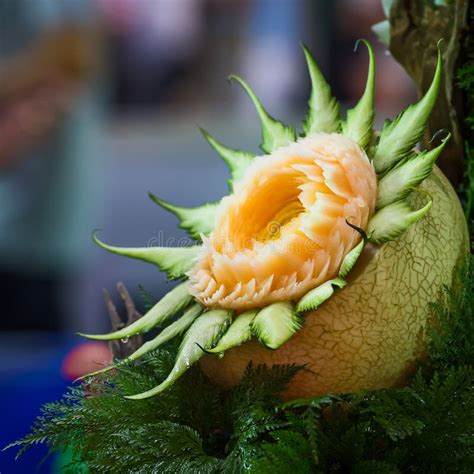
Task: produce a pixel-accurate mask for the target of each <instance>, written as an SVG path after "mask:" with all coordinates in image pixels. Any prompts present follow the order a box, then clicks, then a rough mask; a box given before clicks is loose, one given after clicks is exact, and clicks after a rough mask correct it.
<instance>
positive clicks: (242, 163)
mask: <svg viewBox="0 0 474 474" xmlns="http://www.w3.org/2000/svg"><path fill="white" fill-rule="evenodd" d="M200 130H201V133H202V135H203V137H204V138H205V139H206V140H207V141H208V142H209V144H210V145H211V146H212V148H214V150H215V151H216V152H217V154H218V155H219V156H221V158H222V159H223V160H224V161H225V162H226V164H227V166H228V167H229V170H230V175H231V179H230V180H229V187H230V189H231V190H232V189H233V184H234V183H235V182H237V181H239V180H240V179H241V178H242V176H243V175H244V173H245V170H246V169H247V168H248V167H249V165H250V163H252V161H253V159H254V158H255V155H254V154H253V153H250V152H248V151H241V150H235V149H233V148H228V147H226V146H224V145H223V144H222V143H220V142H218V141H217V140H216V139H215V138H213V137H212V136H211V135H209V134H208V133H207V132H206V130H204V129H203V128H201V129H200Z"/></svg>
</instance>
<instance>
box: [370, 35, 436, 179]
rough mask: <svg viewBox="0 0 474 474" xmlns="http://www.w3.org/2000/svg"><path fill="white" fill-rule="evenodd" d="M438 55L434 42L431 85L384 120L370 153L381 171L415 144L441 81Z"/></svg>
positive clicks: (431, 107) (389, 166)
mask: <svg viewBox="0 0 474 474" xmlns="http://www.w3.org/2000/svg"><path fill="white" fill-rule="evenodd" d="M442 66H443V63H442V55H441V49H440V45H439V43H438V63H437V65H436V71H435V73H434V76H433V81H432V82H431V86H430V87H429V89H428V90H427V92H426V94H425V95H424V97H423V98H422V99H421V100H420V101H419V102H417V103H415V104H412V105H410V106H409V107H407V108H406V109H405V110H404V111H403V112H402V113H401V114H400V115H398V117H397V118H396V119H395V120H394V121H393V122H390V121H386V122H385V124H384V126H383V129H382V133H381V135H380V140H379V143H378V145H377V148H376V150H375V154H374V158H373V161H374V167H375V171H377V173H383V172H385V171H387V170H388V169H390V168H391V167H393V166H394V165H395V164H396V163H398V162H399V161H400V160H402V159H403V158H404V157H405V156H406V154H407V153H409V152H410V151H411V149H412V148H413V147H414V146H415V145H416V144H417V142H418V141H419V140H420V138H421V136H422V135H423V132H424V130H425V127H426V123H427V122H428V118H429V116H430V114H431V111H432V110H433V107H434V105H435V103H436V99H437V97H438V92H439V87H440V83H441V72H442Z"/></svg>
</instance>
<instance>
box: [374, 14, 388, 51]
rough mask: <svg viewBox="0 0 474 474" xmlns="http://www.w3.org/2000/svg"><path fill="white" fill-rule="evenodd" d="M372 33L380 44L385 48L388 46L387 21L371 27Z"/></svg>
mask: <svg viewBox="0 0 474 474" xmlns="http://www.w3.org/2000/svg"><path fill="white" fill-rule="evenodd" d="M372 31H373V32H374V33H375V34H376V35H377V37H378V39H379V41H380V42H381V43H383V44H384V45H385V46H387V47H388V46H389V45H390V22H389V21H388V20H383V21H380V22H378V23H376V24H375V25H372Z"/></svg>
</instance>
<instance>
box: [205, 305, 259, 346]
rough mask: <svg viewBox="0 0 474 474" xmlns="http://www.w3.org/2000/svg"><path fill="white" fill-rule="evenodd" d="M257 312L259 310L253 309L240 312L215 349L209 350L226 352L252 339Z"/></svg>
mask: <svg viewBox="0 0 474 474" xmlns="http://www.w3.org/2000/svg"><path fill="white" fill-rule="evenodd" d="M257 312H258V311H257V310H255V309H251V310H249V311H245V312H244V313H242V314H239V315H238V316H237V317H236V318H235V319H234V321H233V323H232V324H231V326H230V328H229V329H228V330H227V332H226V333H225V334H224V335H223V336H222V338H221V339H220V340H219V342H218V343H217V346H216V347H214V348H213V349H209V351H208V352H211V353H213V354H219V353H222V352H225V351H226V350H227V349H230V348H231V347H234V346H239V345H240V344H242V343H244V342H246V341H248V340H250V338H251V337H252V321H253V320H254V318H255V316H256V315H257Z"/></svg>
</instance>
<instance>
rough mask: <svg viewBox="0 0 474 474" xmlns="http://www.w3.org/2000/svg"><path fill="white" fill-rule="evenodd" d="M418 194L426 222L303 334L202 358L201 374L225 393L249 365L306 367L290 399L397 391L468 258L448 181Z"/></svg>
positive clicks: (381, 255) (307, 323)
mask: <svg viewBox="0 0 474 474" xmlns="http://www.w3.org/2000/svg"><path fill="white" fill-rule="evenodd" d="M422 188H424V189H426V190H427V191H429V192H430V193H431V195H432V197H433V207H432V209H431V211H430V213H429V214H428V216H427V217H426V218H425V219H424V220H422V221H421V222H419V223H418V224H416V225H414V226H412V227H411V228H410V229H409V230H408V231H407V232H406V233H405V234H404V235H403V236H402V237H400V238H399V239H398V240H396V241H394V242H390V243H387V244H385V245H383V246H382V247H381V248H379V249H378V250H377V251H375V252H374V249H373V248H372V249H370V248H369V250H368V252H369V253H370V252H372V256H371V258H368V259H367V258H366V261H365V262H363V261H362V262H361V263H360V264H359V267H358V268H354V270H353V271H352V273H351V274H350V278H349V279H350V280H352V281H350V283H349V284H348V285H347V286H346V287H345V288H344V289H342V290H340V291H338V292H337V293H336V294H335V295H334V296H333V297H332V298H330V299H329V300H328V301H327V302H326V303H325V304H324V305H322V306H321V307H320V308H319V309H317V310H316V311H313V312H310V313H307V314H306V315H305V316H304V326H303V328H302V330H300V331H299V332H297V333H296V334H295V335H294V336H293V337H292V338H291V339H290V340H289V341H287V342H286V343H285V344H284V345H283V346H282V347H280V348H279V349H277V350H275V351H272V350H270V349H268V348H265V347H264V346H262V345H261V344H259V343H258V342H257V341H255V340H252V341H250V342H248V343H245V344H243V345H242V346H240V347H235V348H233V349H230V350H229V351H227V352H226V353H225V355H224V357H223V358H222V359H219V358H217V357H215V356H210V355H208V356H206V357H205V358H204V359H202V363H201V366H202V368H203V370H204V372H205V373H206V374H207V375H208V376H209V377H210V378H211V379H212V380H213V381H215V382H217V383H219V384H221V385H222V386H224V387H227V388H230V387H232V386H235V385H236V384H238V382H239V381H240V379H241V377H242V374H243V372H244V370H245V368H246V366H247V364H248V363H249V362H250V361H252V362H253V363H254V364H266V365H268V366H272V365H274V364H302V365H306V367H305V369H304V370H302V371H301V372H300V373H299V374H298V375H297V376H296V377H295V379H294V380H293V381H292V382H291V383H290V385H289V387H288V389H287V391H286V393H285V394H284V396H285V397H286V398H289V399H291V398H300V397H311V396H315V395H319V394H324V393H340V392H352V391H357V390H361V389H376V388H383V387H393V386H397V385H400V384H403V383H404V381H405V380H406V378H407V376H409V375H410V374H411V373H412V371H413V369H414V368H415V367H416V363H417V361H418V360H419V359H420V358H421V357H422V356H423V354H424V352H425V349H426V340H427V328H428V324H429V321H430V320H431V319H432V318H433V316H434V314H433V310H432V308H431V303H433V302H435V301H438V300H439V299H440V298H441V297H442V295H443V286H444V285H448V286H449V285H450V284H451V282H452V278H453V272H454V269H455V267H456V265H457V264H459V263H460V262H461V261H462V260H463V258H465V256H466V255H467V252H468V241H469V239H468V233H467V226H466V222H465V219H464V216H463V212H462V209H461V206H460V204H459V200H458V198H457V196H456V193H455V192H454V190H453V189H452V187H451V185H450V183H449V182H448V180H447V179H446V178H445V177H444V175H443V174H442V173H441V172H440V171H439V170H438V169H435V171H434V173H433V174H432V175H431V177H429V178H428V179H426V180H425V182H424V183H423V185H422ZM415 199H418V198H415ZM421 199H422V198H421ZM415 204H416V203H415ZM366 257H367V255H366ZM362 260H364V259H362Z"/></svg>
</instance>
